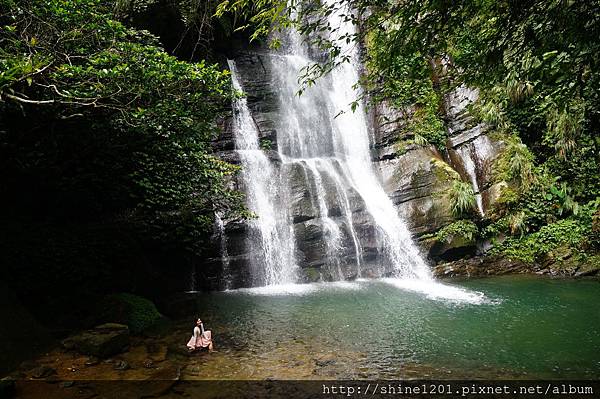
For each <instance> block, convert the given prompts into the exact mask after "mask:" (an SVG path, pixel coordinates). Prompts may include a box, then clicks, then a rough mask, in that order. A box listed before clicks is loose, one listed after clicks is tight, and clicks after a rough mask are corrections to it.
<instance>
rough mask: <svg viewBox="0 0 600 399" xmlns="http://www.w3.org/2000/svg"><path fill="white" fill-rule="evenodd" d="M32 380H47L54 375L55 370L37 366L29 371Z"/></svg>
mask: <svg viewBox="0 0 600 399" xmlns="http://www.w3.org/2000/svg"><path fill="white" fill-rule="evenodd" d="M30 374H31V377H32V378H38V379H39V378H47V377H50V376H51V375H54V374H56V370H55V369H53V368H52V367H49V366H44V365H42V366H38V367H36V368H34V369H33V370H31V371H30Z"/></svg>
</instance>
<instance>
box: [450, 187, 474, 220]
mask: <svg viewBox="0 0 600 399" xmlns="http://www.w3.org/2000/svg"><path fill="white" fill-rule="evenodd" d="M448 194H449V196H450V204H451V209H452V213H453V214H454V216H457V217H459V216H463V215H468V214H470V213H472V212H473V210H474V209H475V204H476V201H475V192H474V191H473V186H471V184H470V183H468V182H464V181H461V180H455V181H454V182H453V183H452V186H451V187H450V190H449V193H448Z"/></svg>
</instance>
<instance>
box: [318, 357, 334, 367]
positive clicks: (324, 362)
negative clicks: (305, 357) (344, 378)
mask: <svg viewBox="0 0 600 399" xmlns="http://www.w3.org/2000/svg"><path fill="white" fill-rule="evenodd" d="M335 363H336V361H335V359H324V360H320V359H317V360H315V364H316V365H317V366H319V367H326V366H331V365H333V364H335Z"/></svg>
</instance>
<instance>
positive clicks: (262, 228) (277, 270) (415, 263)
mask: <svg viewBox="0 0 600 399" xmlns="http://www.w3.org/2000/svg"><path fill="white" fill-rule="evenodd" d="M340 13H341V11H340V10H338V11H337V12H334V13H332V14H331V15H330V16H329V23H330V24H331V25H332V26H333V27H340V31H339V32H340V33H341V34H343V33H352V29H354V26H353V25H351V24H350V23H348V22H345V21H344V20H343V17H342V16H341V14H340ZM283 39H284V40H282V42H283V45H282V46H281V48H280V49H278V50H277V51H270V52H269V54H268V55H267V56H265V57H266V58H268V60H269V62H270V66H269V67H270V68H269V70H270V74H269V76H268V79H271V83H272V85H271V86H272V87H274V88H275V90H274V91H275V97H276V103H277V105H278V111H277V112H276V117H275V119H276V120H275V123H276V125H277V127H276V131H277V139H276V142H277V143H276V144H277V152H278V157H277V158H278V161H277V162H276V161H273V160H270V159H269V157H267V155H266V153H265V151H263V150H261V148H260V145H259V136H260V132H259V129H258V128H257V125H256V123H255V122H254V120H253V119H252V113H251V111H250V109H249V106H248V103H247V100H246V99H245V98H241V99H237V100H235V102H234V106H233V108H234V125H233V128H234V138H235V144H236V151H237V152H238V153H239V155H240V161H241V165H242V180H243V185H244V190H245V193H246V196H247V205H248V207H249V209H250V210H251V211H252V212H254V213H256V215H257V216H258V217H257V218H256V219H253V220H251V221H250V223H249V224H250V233H249V235H248V246H249V250H250V254H251V263H252V265H251V266H252V271H253V275H254V276H255V281H254V282H253V283H254V284H255V285H256V284H257V283H258V284H264V285H272V284H284V283H290V282H295V281H296V279H297V275H298V271H299V270H300V265H299V264H300V263H302V262H304V263H305V264H311V265H317V266H319V267H320V268H321V272H322V274H323V271H324V270H326V271H327V272H328V275H329V276H331V278H332V279H334V280H342V279H346V278H351V277H352V276H357V277H359V276H361V275H362V274H364V271H365V270H370V272H369V274H368V275H369V276H373V277H381V276H390V275H392V276H394V277H401V278H410V279H415V278H416V279H421V280H427V281H429V280H431V277H430V272H429V269H428V268H427V266H426V264H425V262H424V261H423V259H422V258H421V256H420V254H419V251H418V249H417V247H416V245H415V244H414V242H413V241H412V238H411V234H410V232H409V230H408V227H407V225H406V223H405V222H404V220H402V219H401V218H400V216H399V215H398V212H397V210H396V208H395V207H394V205H393V203H392V201H391V199H390V198H389V197H388V196H387V195H386V193H385V191H384V189H383V187H382V184H381V182H380V178H379V176H378V175H377V174H376V173H375V170H374V166H373V164H372V161H371V157H370V151H369V126H368V123H367V118H366V114H365V110H364V107H363V105H362V104H359V106H358V107H357V108H356V109H355V110H354V112H352V111H350V110H349V103H350V102H352V101H353V100H354V99H356V98H357V97H358V96H359V94H360V93H359V92H357V91H356V89H355V88H354V87H353V85H354V84H355V83H356V82H357V81H358V78H359V73H358V70H359V69H358V67H359V58H358V53H357V50H356V49H355V48H354V47H353V46H352V44H348V45H344V47H343V49H342V50H343V51H344V53H345V54H346V55H349V56H350V60H351V61H350V62H349V63H344V64H342V65H340V66H338V67H336V68H335V69H334V70H333V71H332V72H331V73H330V74H329V75H328V76H325V77H323V78H321V79H319V80H318V81H317V82H316V84H315V85H313V86H311V87H310V88H308V89H307V90H305V91H304V93H303V94H302V95H301V96H298V95H297V91H298V88H299V87H298V76H299V74H300V71H301V69H302V68H303V67H305V66H306V65H308V64H309V63H311V62H312V60H311V57H310V55H309V54H310V51H309V50H310V49H309V48H308V46H307V45H306V44H305V43H303V42H302V40H301V38H300V37H299V35H298V33H296V32H294V31H288V32H286V33H285V37H284V38H283ZM229 66H230V69H231V73H232V78H233V85H234V87H235V88H236V89H238V90H243V89H244V88H243V87H242V85H241V83H240V77H239V72H238V70H237V69H236V64H235V62H233V61H229ZM340 111H344V112H342V113H341V114H340ZM298 170H300V171H301V173H298V175H300V176H301V177H302V179H303V183H302V184H301V183H298V181H296V180H294V179H297V177H294V176H292V172H293V171H298ZM292 183H294V184H292ZM292 185H295V186H300V187H305V189H303V190H301V192H300V194H297V193H296V194H295V195H292V191H293V188H292V187H291V186H292ZM303 195H305V196H306V195H307V196H308V197H309V198H308V199H306V202H308V203H309V204H310V213H314V218H313V219H311V220H309V221H307V222H303V223H305V224H304V225H302V223H301V222H296V223H294V215H293V214H292V210H291V205H292V204H293V203H294V200H295V199H297V198H298V197H300V198H301V199H302V200H305V198H303V197H302V196H303ZM307 230H309V231H310V232H311V233H312V234H313V235H314V236H315V237H320V238H316V239H315V240H320V241H315V242H316V243H315V244H314V245H312V244H311V246H310V248H304V247H303V245H304V243H303V242H302V237H300V236H299V232H300V231H307ZM311 237H312V236H311ZM367 248H370V249H372V250H373V251H375V252H376V254H377V257H376V259H375V260H373V259H371V260H370V261H369V262H367V260H366V257H365V251H366V249H367ZM321 249H322V259H321V260H315V259H313V258H314V256H313V257H311V254H312V253H313V252H315V251H316V253H319V252H318V251H319V250H321ZM311 262H312V263H311ZM256 276H258V277H256Z"/></svg>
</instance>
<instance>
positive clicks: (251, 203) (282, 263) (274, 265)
mask: <svg viewBox="0 0 600 399" xmlns="http://www.w3.org/2000/svg"><path fill="white" fill-rule="evenodd" d="M229 68H230V70H231V75H232V81H233V87H234V89H236V90H238V91H243V88H242V86H241V84H240V82H239V80H238V78H237V71H236V66H235V62H233V61H231V60H230V61H229ZM233 112H234V118H233V125H234V126H233V131H234V134H235V144H236V151H237V153H238V154H239V156H240V161H241V166H242V173H241V175H242V180H243V184H244V187H245V193H246V202H247V205H248V208H249V209H250V211H252V212H254V213H255V214H256V215H257V217H256V218H255V219H251V220H250V222H249V226H250V234H249V244H250V251H251V254H252V258H251V263H252V269H253V277H254V281H253V283H254V285H272V284H282V283H289V282H294V281H295V277H296V276H295V269H296V262H295V259H294V239H293V231H292V227H291V224H290V223H289V217H288V215H287V212H286V210H287V208H286V207H285V206H284V204H283V203H282V199H283V196H284V193H283V192H282V191H281V186H280V185H279V180H280V177H279V173H278V171H277V170H276V169H275V168H274V167H273V165H272V164H271V161H270V160H269V159H268V158H267V156H266V155H265V153H264V152H263V151H262V149H261V148H260V145H259V133H258V129H257V127H256V124H255V123H254V120H253V119H252V115H251V113H250V109H249V108H248V103H247V100H246V99H245V98H239V99H237V100H235V101H234V104H233Z"/></svg>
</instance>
